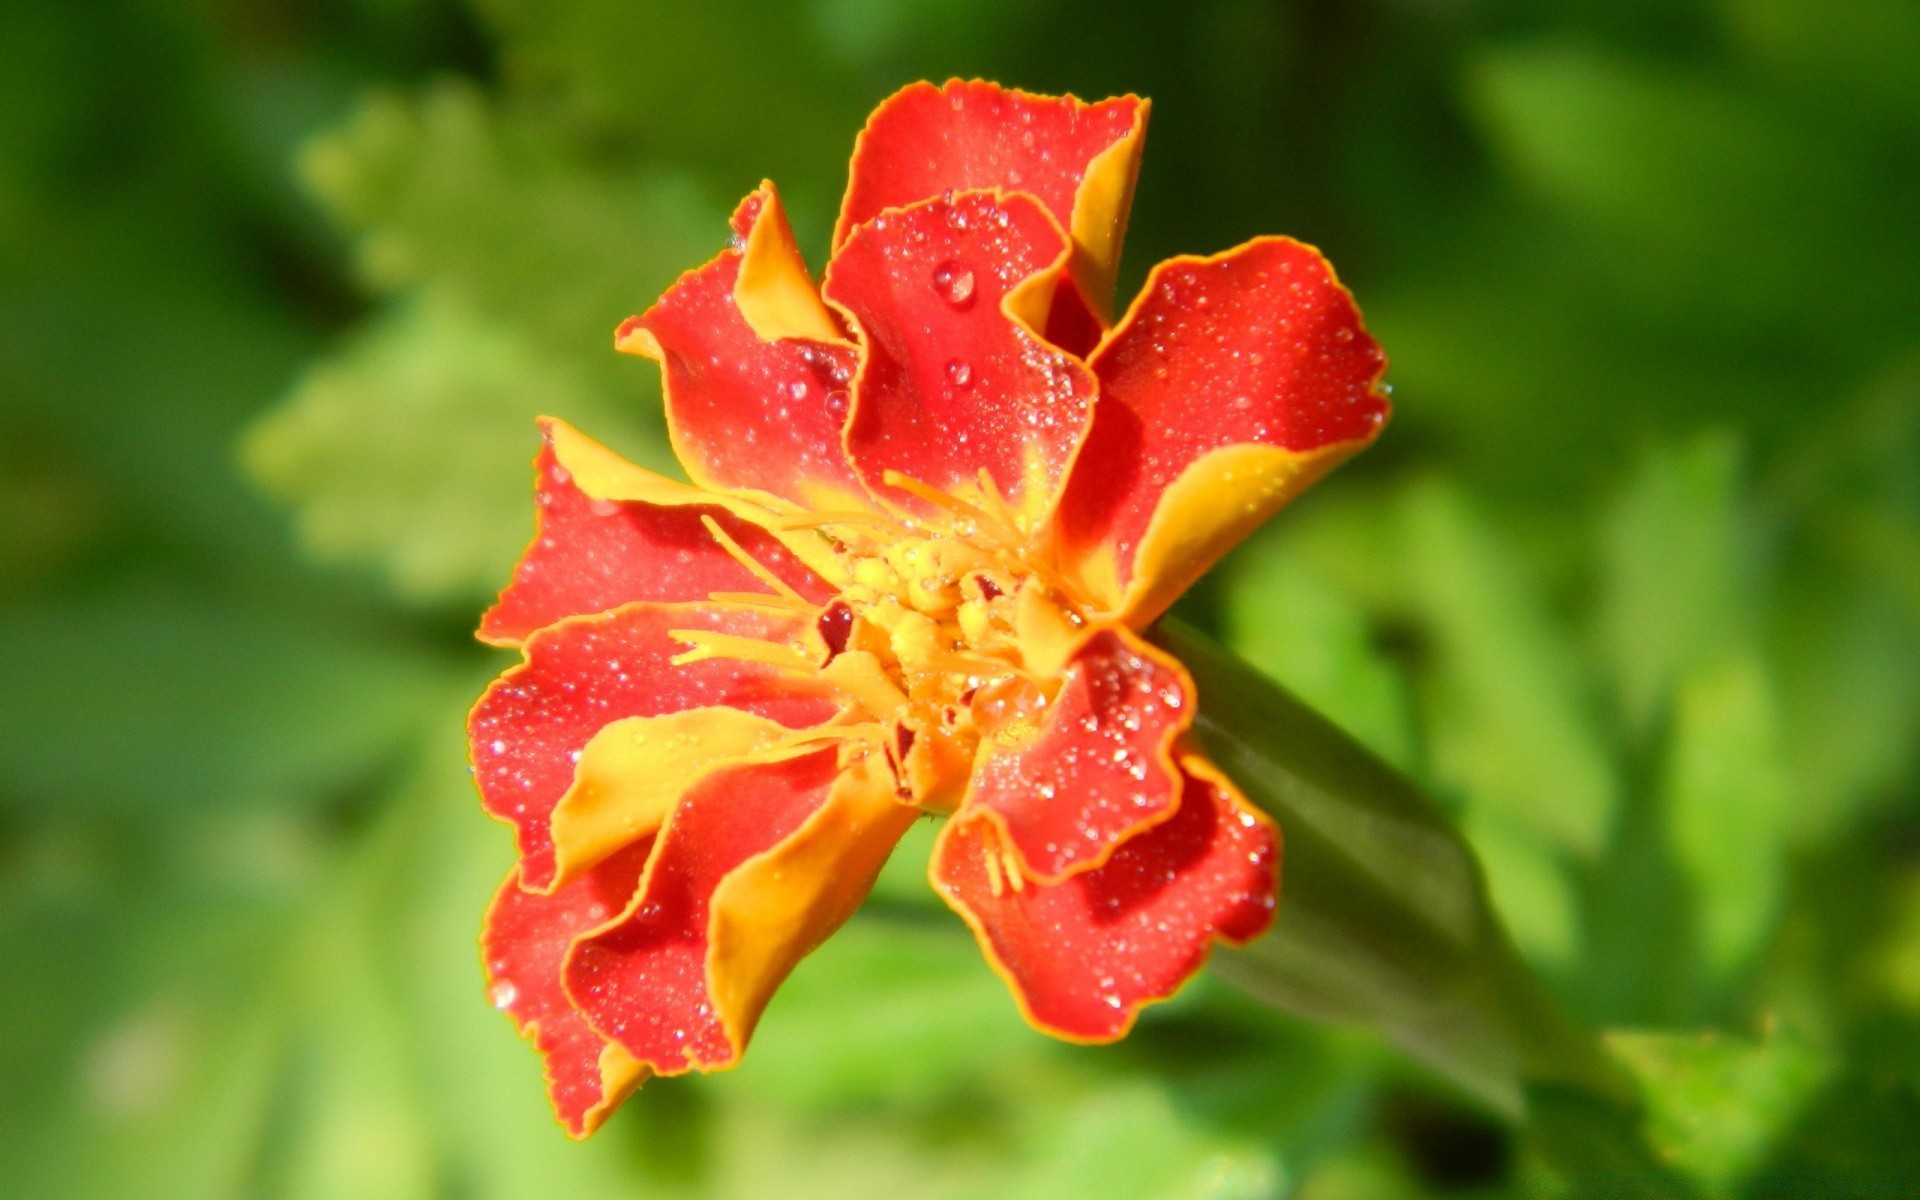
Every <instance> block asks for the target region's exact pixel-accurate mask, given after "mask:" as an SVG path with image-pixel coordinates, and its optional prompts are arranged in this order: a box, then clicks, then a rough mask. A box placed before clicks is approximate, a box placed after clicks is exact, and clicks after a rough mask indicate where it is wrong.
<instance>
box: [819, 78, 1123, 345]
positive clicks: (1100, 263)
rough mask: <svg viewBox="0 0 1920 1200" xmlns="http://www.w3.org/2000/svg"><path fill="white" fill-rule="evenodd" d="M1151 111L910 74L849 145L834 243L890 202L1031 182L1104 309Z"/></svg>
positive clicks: (1090, 294)
mask: <svg viewBox="0 0 1920 1200" xmlns="http://www.w3.org/2000/svg"><path fill="white" fill-rule="evenodd" d="M1147 109H1148V104H1147V102H1146V101H1145V100H1142V99H1140V98H1139V97H1137V96H1122V97H1119V98H1117V99H1112V100H1102V101H1100V102H1099V103H1097V104H1088V103H1085V102H1083V101H1080V100H1077V99H1075V98H1074V97H1072V96H1036V95H1032V94H1030V93H1027V92H1021V91H1015V90H1011V89H1007V88H1002V87H1000V86H999V85H998V84H992V83H986V82H982V81H979V80H975V81H973V82H971V83H968V82H963V81H961V80H958V79H954V80H949V81H948V82H947V84H946V85H945V86H944V87H935V86H934V85H933V84H931V83H915V84H911V85H909V86H907V87H905V88H902V89H901V90H900V91H898V92H896V93H894V94H893V95H892V96H889V97H888V98H887V99H886V100H884V101H882V102H881V104H880V106H879V107H878V108H876V109H875V110H874V112H873V115H872V116H871V117H869V118H867V126H866V128H865V129H864V130H862V131H861V134H860V138H859V140H858V141H857V142H855V143H854V150H853V164H852V168H851V178H850V179H849V180H848V182H847V195H846V199H845V201H844V202H843V203H842V205H841V208H840V221H839V223H838V224H837V225H836V226H835V227H834V235H833V244H834V246H835V247H836V249H837V248H838V247H840V246H841V245H842V244H844V243H845V242H846V241H847V240H848V239H849V238H850V237H852V235H853V231H854V229H855V228H856V227H857V226H859V225H862V224H864V223H866V222H867V221H870V220H872V219H873V218H874V217H877V216H879V215H880V214H881V213H882V212H884V211H885V210H887V209H889V208H905V207H906V206H908V205H910V204H914V203H916V202H918V201H921V200H927V199H931V198H933V197H935V196H940V195H944V194H946V193H950V192H963V191H974V190H991V189H1000V190H1003V191H1009V192H1015V191H1018V192H1026V193H1027V194H1029V195H1031V196H1033V197H1034V198H1035V199H1037V200H1038V201H1039V202H1040V203H1041V204H1042V205H1043V206H1044V207H1045V208H1046V209H1047V210H1048V211H1049V212H1051V213H1052V214H1053V216H1054V219H1055V220H1057V221H1058V222H1059V223H1060V225H1061V227H1062V228H1064V229H1067V230H1069V231H1071V233H1072V236H1073V243H1074V257H1073V266H1072V273H1073V276H1074V278H1075V279H1076V280H1077V281H1078V283H1079V285H1080V290H1081V292H1083V293H1084V295H1085V297H1086V299H1087V300H1088V301H1089V302H1090V304H1091V306H1092V308H1093V309H1094V311H1095V312H1097V313H1100V314H1105V313H1107V312H1109V311H1111V310H1110V305H1111V302H1112V296H1113V275H1114V270H1115V267H1116V265H1117V264H1118V263H1119V260H1120V244H1121V241H1122V240H1123V238H1124V237H1125V235H1126V228H1127V212H1128V210H1129V209H1130V208H1131V207H1132V204H1133V184H1134V178H1135V176H1136V175H1137V174H1138V171H1139V165H1140V150H1141V146H1142V143H1143V142H1144V140H1145V138H1146V125H1147Z"/></svg>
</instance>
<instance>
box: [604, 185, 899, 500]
mask: <svg viewBox="0 0 1920 1200" xmlns="http://www.w3.org/2000/svg"><path fill="white" fill-rule="evenodd" d="M734 228H735V230H736V232H737V234H738V236H739V238H740V239H742V241H741V244H742V246H744V247H745V250H744V251H743V250H741V249H732V248H729V249H727V250H723V251H721V253H720V256H719V257H718V258H715V259H714V260H713V261H712V262H710V263H708V264H707V265H706V266H704V267H700V268H697V269H695V270H692V271H689V272H687V273H686V274H685V275H682V276H681V277H680V279H679V280H678V281H677V282H676V283H675V284H674V285H673V287H672V288H670V289H668V291H667V293H666V295H664V296H662V297H661V298H660V299H659V301H658V302H657V303H655V304H654V306H653V307H652V308H650V309H648V310H647V311H646V312H644V313H642V314H641V315H640V316H637V317H629V318H628V319H627V320H626V321H625V322H623V323H622V324H621V325H620V328H619V329H618V330H617V331H616V332H615V334H614V345H615V346H617V347H618V348H619V349H621V350H624V351H626V352H627V353H630V354H640V355H644V356H646V357H648V358H651V359H653V360H655V361H656V362H658V363H659V364H660V368H661V377H662V380H663V385H664V389H665V392H666V405H667V428H668V430H669V432H670V433H671V435H672V438H673V448H674V452H675V453H676V454H677V455H679V457H680V462H681V465H682V466H684V467H685V468H686V470H687V475H688V477H690V478H691V479H692V480H693V481H694V482H695V483H697V484H699V485H700V486H701V487H704V488H711V489H714V490H722V491H725V490H733V491H739V492H745V493H752V492H760V493H765V494H768V495H772V496H777V497H779V498H780V499H782V500H788V501H791V502H793V503H796V504H799V505H801V506H803V507H806V508H815V509H824V508H842V509H844V508H846V507H848V506H849V505H854V506H857V507H862V508H865V507H870V505H869V503H868V502H867V500H866V499H865V495H864V493H863V492H862V491H861V489H860V486H859V484H858V483H856V482H855V481H854V478H853V474H852V472H851V470H850V469H849V468H848V466H847V462H846V458H845V456H844V454H843V453H842V451H841V448H840V441H841V426H842V425H843V424H844V422H845V419H846V413H847V382H848V380H849V379H850V378H851V376H852V374H853V368H854V359H855V352H854V348H853V346H852V345H851V344H850V343H848V342H847V341H846V340H844V339H840V338H836V339H833V340H828V339H825V338H817V337H779V338H777V339H771V340H770V339H767V338H763V337H762V336H761V335H760V334H759V333H756V332H755V330H754V327H753V325H751V324H750V323H749V321H748V318H747V316H746V314H745V313H743V312H742V309H741V306H740V304H739V303H738V302H737V301H736V288H737V285H741V284H745V285H746V293H747V295H749V296H750V297H752V300H751V301H750V302H749V305H748V308H749V309H750V311H752V312H754V313H755V314H757V315H758V316H759V317H760V319H761V321H762V324H763V327H764V328H766V329H767V331H768V332H791V331H797V330H799V329H808V328H811V329H813V331H814V332H815V333H825V332H827V331H828V330H829V329H831V327H832V319H831V317H830V316H826V315H820V316H818V317H817V318H816V319H814V320H812V321H809V320H808V318H807V317H806V316H805V313H806V312H807V311H808V309H807V307H806V304H805V297H806V296H807V295H808V294H810V293H811V291H812V284H811V282H809V281H806V280H805V279H804V278H802V279H798V280H796V279H795V277H794V270H795V269H796V266H797V264H798V263H799V252H798V251H797V250H794V249H793V248H792V243H793V234H792V232H791V230H789V229H788V228H787V224H786V216H785V214H784V212H782V210H781V209H780V206H779V203H778V200H777V198H776V197H775V195H774V192H773V188H772V185H771V184H762V185H761V187H760V190H758V191H756V192H755V193H753V195H751V196H748V197H747V198H746V199H745V200H743V201H741V203H740V207H739V209H738V210H736V212H735V213H734ZM747 254H751V255H752V256H753V264H752V265H753V268H754V270H753V272H752V273H751V274H748V273H746V272H745V269H744V268H743V265H742V263H743V258H744V257H745V256H746V255H747ZM797 269H798V270H799V271H801V272H802V273H804V270H805V268H804V267H803V266H800V267H798V268H797ZM825 311H826V310H825V309H824V307H822V308H821V309H820V313H821V314H825ZM822 322H824V325H823V324H822Z"/></svg>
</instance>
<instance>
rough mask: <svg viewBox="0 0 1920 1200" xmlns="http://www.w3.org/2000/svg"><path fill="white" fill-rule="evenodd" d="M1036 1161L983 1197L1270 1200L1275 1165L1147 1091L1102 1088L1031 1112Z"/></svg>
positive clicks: (1277, 1189)
mask: <svg viewBox="0 0 1920 1200" xmlns="http://www.w3.org/2000/svg"><path fill="white" fill-rule="evenodd" d="M1034 1116H1035V1117H1036V1118H1037V1120H1036V1121H1035V1122H1034V1124H1033V1125H1032V1126H1030V1128H1029V1129H1028V1136H1029V1137H1030V1139H1031V1142H1032V1145H1033V1146H1034V1147H1035V1150H1036V1154H1035V1158H1036V1160H1037V1161H1035V1162H1034V1163H1033V1165H1032V1166H1031V1167H1029V1168H1028V1169H1026V1170H1025V1171H1023V1172H1021V1174H1020V1177H1019V1178H1018V1180H1017V1182H1013V1183H1012V1184H1011V1185H1010V1186H1006V1187H996V1188H995V1189H994V1190H993V1191H992V1192H990V1193H985V1195H991V1196H994V1197H1007V1198H1009V1200H1081V1198H1084V1200H1105V1198H1107V1197H1112V1196H1128V1197H1140V1200H1271V1198H1277V1197H1279V1196H1281V1195H1282V1194H1283V1179H1284V1177H1283V1175H1282V1174H1281V1170H1280V1165H1279V1163H1277V1162H1276V1161H1275V1160H1274V1159H1273V1158H1272V1157H1271V1156H1270V1155H1268V1154H1266V1153H1264V1152H1262V1151H1261V1150H1260V1149H1259V1148H1258V1147H1257V1146H1253V1145H1247V1144H1241V1143H1236V1142H1234V1141H1231V1140H1228V1139H1223V1138H1221V1137H1219V1136H1218V1135H1216V1134H1212V1133H1210V1132H1209V1131H1207V1130H1206V1129H1205V1128H1204V1127H1197V1126H1196V1125H1195V1124H1194V1123H1193V1122H1191V1121H1190V1120H1188V1119H1186V1118H1185V1117H1184V1115H1183V1114H1181V1113H1180V1112H1178V1111H1177V1110H1175V1109H1174V1107H1173V1106H1172V1105H1171V1104H1170V1103H1169V1102H1168V1100H1167V1097H1166V1096H1165V1095H1164V1094H1163V1093H1161V1092H1159V1091H1157V1090H1156V1089H1153V1088H1151V1087H1148V1086H1146V1085H1142V1084H1135V1085H1133V1086H1119V1087H1109V1088H1105V1089H1101V1090H1099V1091H1097V1092H1094V1093H1093V1094H1091V1095H1089V1096H1087V1097H1086V1098H1085V1099H1083V1100H1081V1101H1080V1102H1079V1103H1078V1104H1075V1105H1073V1106H1072V1107H1069V1108H1065V1109H1059V1108H1053V1109H1050V1110H1048V1111H1044V1112H1041V1113H1036V1114H1034Z"/></svg>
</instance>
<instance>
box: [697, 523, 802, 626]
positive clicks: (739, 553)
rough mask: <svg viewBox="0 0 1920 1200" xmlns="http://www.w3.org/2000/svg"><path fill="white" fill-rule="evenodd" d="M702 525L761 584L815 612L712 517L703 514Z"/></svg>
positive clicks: (797, 593)
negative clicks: (728, 534) (729, 535)
mask: <svg viewBox="0 0 1920 1200" xmlns="http://www.w3.org/2000/svg"><path fill="white" fill-rule="evenodd" d="M700 523H701V524H702V525H705V526H706V527H707V532H708V533H710V534H712V535H713V540H714V541H716V542H719V543H720V548H721V549H722V550H725V551H726V552H727V554H728V555H729V556H731V557H732V559H733V561H735V562H737V563H739V564H740V565H741V566H743V567H745V568H746V569H747V570H748V571H749V572H750V573H751V574H752V575H753V577H754V578H755V579H758V580H759V581H760V582H761V583H764V584H766V585H767V586H768V587H770V588H772V589H773V590H774V592H775V593H777V594H779V595H781V596H785V597H786V598H787V599H789V600H792V601H793V602H795V603H796V604H800V605H803V606H804V607H805V608H806V609H807V611H809V612H812V611H815V609H814V606H813V605H811V604H808V603H807V599H806V597H804V596H802V595H801V594H800V593H799V592H796V591H794V590H793V588H792V587H791V586H789V585H788V583H787V581H786V580H784V579H782V578H780V577H779V576H778V575H775V574H774V573H773V572H772V571H769V570H767V568H766V567H764V566H762V565H761V564H760V561H759V560H758V559H756V558H754V557H753V555H751V554H748V553H747V552H746V551H745V550H743V549H742V548H741V546H740V543H739V542H736V541H734V540H733V539H732V538H730V537H728V536H727V531H726V530H724V529H722V528H720V522H718V521H716V520H714V519H713V518H712V517H709V516H706V515H705V514H702V515H701V517H700Z"/></svg>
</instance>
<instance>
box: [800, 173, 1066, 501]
mask: <svg viewBox="0 0 1920 1200" xmlns="http://www.w3.org/2000/svg"><path fill="white" fill-rule="evenodd" d="M1067 249H1068V248H1067V241H1066V236H1065V234H1064V233H1062V231H1061V229H1060V226H1059V225H1058V223H1057V222H1055V221H1054V220H1053V218H1052V217H1050V216H1048V215H1047V213H1046V211H1045V210H1044V209H1042V208H1041V207H1040V206H1039V205H1038V204H1037V203H1035V202H1034V201H1033V200H1032V199H1031V198H1030V197H1026V196H1020V195H1008V196H995V195H993V194H990V193H985V192H967V193H962V194H960V195H957V196H954V197H952V198H951V199H936V200H930V201H926V202H924V203H921V204H917V205H914V206H913V207H911V208H905V209H899V210H895V211H891V212H888V213H886V214H884V215H882V216H880V217H877V218H875V219H874V220H873V221H871V222H869V223H867V224H865V225H862V226H860V227H859V228H858V229H856V230H854V232H853V235H852V236H851V237H850V238H848V239H847V242H846V244H845V245H844V246H842V247H841V248H840V252H839V253H838V254H836V255H835V256H834V259H833V262H832V263H831V264H830V265H829V266H828V268H827V277H826V282H825V284H824V285H823V286H824V290H825V294H826V297H827V299H828V300H830V301H832V302H833V303H835V304H837V305H839V306H841V307H842V308H843V309H844V310H845V311H846V312H847V314H848V315H849V316H850V317H851V318H852V320H853V321H854V323H855V325H856V326H857V327H858V330H859V332H860V335H861V337H862V338H863V339H864V343H865V344H864V350H865V355H864V362H863V364H862V366H861V369H860V375H859V378H858V380H857V381H856V385H855V401H854V413H853V418H852V421H851V423H850V424H849V425H848V428H847V452H848V455H849V456H850V457H851V458H852V460H853V462H854V465H855V467H856V468H857V469H858V471H859V473H860V475H861V477H862V478H863V479H864V480H865V482H866V483H867V485H868V487H869V488H870V489H872V490H874V491H875V492H876V494H889V495H891V497H893V498H894V499H896V500H899V501H901V502H902V503H909V504H910V503H911V502H909V501H906V500H905V498H904V496H903V494H902V493H901V492H899V491H898V490H893V489H889V488H888V487H887V485H886V484H885V482H884V480H885V476H886V472H888V471H897V472H899V473H901V474H903V475H906V476H909V477H911V478H913V479H915V480H918V481H919V482H921V483H923V484H927V485H930V486H932V487H935V488H939V489H942V490H953V489H955V488H956V487H957V488H961V489H977V487H978V479H979V472H980V471H981V470H982V469H984V470H986V471H987V472H988V473H989V474H990V475H991V476H992V478H993V481H994V483H995V485H996V486H997V487H998V488H999V489H1000V491H1001V493H1002V494H1003V495H1005V496H1006V497H1008V498H1009V499H1011V500H1013V501H1014V506H1015V509H1016V510H1017V511H1026V512H1028V513H1029V514H1035V513H1038V512H1040V511H1044V510H1045V508H1046V507H1048V506H1049V505H1051V503H1052V501H1053V497H1054V495H1055V493H1056V491H1057V489H1058V485H1059V483H1060V480H1061V478H1062V476H1063V474H1064V472H1065V470H1066V467H1067V464H1068V462H1069V461H1070V460H1071V458H1072V455H1073V450H1074V448H1075V447H1076V446H1077V445H1079V443H1080V439H1081V438H1082V436H1084V434H1085V431H1086V425H1087V420H1088V415H1089V413H1090V411H1091V407H1092V403H1093V387H1094V385H1093V379H1092V377H1091V376H1090V375H1089V374H1088V373H1087V371H1086V368H1085V367H1084V366H1083V365H1082V364H1081V363H1080V362H1079V361H1077V360H1075V359H1074V358H1072V357H1071V356H1069V355H1067V354H1064V353H1062V352H1061V351H1059V350H1057V349H1055V348H1054V347H1052V346H1050V345H1048V344H1046V343H1045V342H1043V341H1041V340H1040V339H1039V338H1038V337H1036V336H1035V335H1034V333H1033V332H1032V331H1031V328H1032V325H1033V323H1034V320H1035V317H1036V316H1037V317H1038V318H1039V319H1042V320H1043V319H1044V317H1045V313H1046V308H1045V305H1044V304H1039V306H1038V307H1037V308H1034V307H1032V306H1033V305H1034V304H1038V303H1039V301H1041V300H1044V298H1045V297H1044V295H1043V293H1045V292H1046V291H1047V290H1048V289H1049V288H1050V287H1051V286H1052V285H1053V283H1055V282H1057V279H1058V273H1059V271H1060V269H1061V267H1062V264H1063V263H1064V261H1065V259H1064V256H1065V255H1066V253H1067ZM1021 285H1025V286H1024V287H1023V286H1021ZM1016 288H1018V289H1019V290H1018V291H1016ZM1009 293H1012V294H1013V299H1012V301H1011V302H1010V303H1009ZM1009 309H1011V310H1013V312H1014V314H1016V315H1017V316H1018V317H1019V318H1020V319H1019V320H1016V319H1015V316H1014V315H1009V312H1008V311H1007V310H1009Z"/></svg>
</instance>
